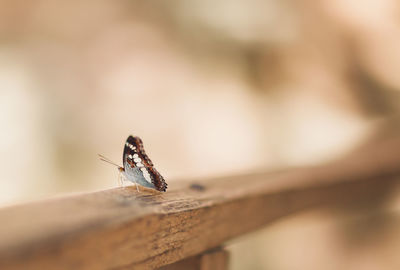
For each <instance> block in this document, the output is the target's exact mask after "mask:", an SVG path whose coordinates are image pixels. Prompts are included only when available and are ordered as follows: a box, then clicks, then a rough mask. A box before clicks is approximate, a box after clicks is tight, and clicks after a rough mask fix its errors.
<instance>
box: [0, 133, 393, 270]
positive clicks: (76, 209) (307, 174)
mask: <svg viewBox="0 0 400 270" xmlns="http://www.w3.org/2000/svg"><path fill="white" fill-rule="evenodd" d="M399 149H400V139H398V138H394V139H385V140H383V141H380V142H378V143H371V144H369V145H367V146H365V147H364V148H362V149H360V150H358V151H356V152H354V153H352V154H350V155H348V156H347V157H345V158H344V159H342V160H339V161H336V162H332V163H330V164H326V165H322V166H318V167H312V168H297V169H290V170H289V169H288V170H285V171H281V172H274V173H254V174H249V175H237V176H230V177H225V178H218V179H199V180H198V181H195V182H193V181H192V182H188V181H182V182H171V183H170V187H171V189H170V190H168V192H166V193H158V192H155V191H151V190H143V191H142V192H141V193H139V194H138V193H137V192H136V189H135V188H134V187H133V188H132V187H126V188H115V189H111V190H104V191H100V192H94V193H88V194H80V195H74V196H67V197H63V198H56V199H50V200H45V201H40V202H35V203H31V204H25V205H18V206H13V207H8V208H3V209H1V210H0V239H1V241H0V269H3V270H4V269H41V270H43V269H152V268H157V267H161V266H164V265H167V264H171V263H174V262H177V261H179V260H182V259H186V258H189V257H191V256H196V255H197V254H201V253H203V252H205V251H207V250H210V249H212V248H215V247H218V246H220V245H221V244H222V243H224V242H225V241H227V240H230V239H232V238H234V237H237V236H240V235H243V234H245V233H248V232H251V231H254V230H256V229H258V228H261V227H263V226H266V225H267V224H268V223H270V222H272V221H275V220H277V219H279V218H281V217H283V216H286V215H289V214H292V213H295V212H298V211H300V210H303V209H307V208H311V207H316V206H321V205H339V206H341V207H348V206H350V205H352V204H354V203H357V202H362V201H369V202H377V203H379V202H382V201H384V200H385V198H386V195H389V194H390V193H391V191H392V190H393V189H394V188H395V187H399V185H400V181H399V179H400V151H399Z"/></svg>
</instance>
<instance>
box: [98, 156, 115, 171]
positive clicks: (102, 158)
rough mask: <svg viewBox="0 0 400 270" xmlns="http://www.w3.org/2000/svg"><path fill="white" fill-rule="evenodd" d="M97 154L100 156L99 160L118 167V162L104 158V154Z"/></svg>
mask: <svg viewBox="0 0 400 270" xmlns="http://www.w3.org/2000/svg"><path fill="white" fill-rule="evenodd" d="M97 155H98V156H99V157H100V160H101V161H104V162H107V163H110V164H112V165H114V166H117V167H118V168H119V167H120V166H119V165H118V164H116V163H114V162H112V161H111V160H110V159H109V158H106V157H105V156H103V155H100V154H97Z"/></svg>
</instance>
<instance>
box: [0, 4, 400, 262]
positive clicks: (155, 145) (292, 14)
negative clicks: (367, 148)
mask: <svg viewBox="0 0 400 270" xmlns="http://www.w3.org/2000/svg"><path fill="white" fill-rule="evenodd" d="M399 14H400V4H399V2H398V1H394V0H369V1H360V0H358V1H357V0H352V1H343V0H339V1H328V0H324V1H307V0H303V1H272V0H267V1H257V0H251V1H241V2H238V1H234V2H232V1H222V0H221V1H198V0H194V1H173V2H165V1H92V0H86V1H48V0H42V1H28V2H26V1H21V0H19V1H10V0H1V1H0V127H1V133H0V153H1V155H0V169H1V172H2V178H1V179H2V180H1V186H0V204H1V205H9V204H14V203H20V202H24V201H29V200H33V199H41V198H46V197H50V196H55V195H59V194H65V193H71V192H83V191H92V190H98V189H104V188H112V187H115V186H116V185H117V170H116V169H115V168H113V167H111V166H109V165H107V164H105V163H101V162H100V161H98V159H97V156H96V155H97V153H102V154H104V155H105V156H107V157H109V158H110V159H112V160H114V161H116V162H117V163H121V162H122V160H121V156H122V150H123V149H122V146H123V143H124V140H125V139H126V137H127V136H128V135H129V134H133V135H137V136H140V137H141V138H142V139H143V141H144V144H145V148H146V150H147V152H148V154H149V156H150V157H151V158H152V160H153V162H154V163H155V164H156V166H157V168H158V170H159V171H160V172H161V173H162V174H163V175H164V177H165V178H166V180H167V181H168V183H169V187H170V188H173V187H174V180H176V179H193V178H199V177H211V176H217V175H228V174H236V173H243V172H249V171H254V170H268V169H274V168H281V167H287V166H303V165H310V164H318V163H322V162H326V161H329V160H332V159H335V158H338V157H340V156H342V155H344V154H345V153H346V152H349V151H351V150H352V149H354V148H355V147H357V146H359V145H361V144H362V143H363V141H365V140H367V139H368V138H369V137H370V136H373V134H375V133H377V132H378V131H379V129H380V125H381V123H382V122H386V123H387V122H388V123H389V126H393V127H396V126H398V122H397V121H393V120H391V119H396V118H395V116H396V115H397V114H398V112H399V105H400V98H399V97H400V95H399V94H400V92H399V89H400V77H399V76H398V74H400V73H399V71H400V50H399V48H400V17H399ZM321 222H322V223H321ZM324 222H328V223H329V221H326V218H321V215H319V214H310V213H305V214H304V216H299V217H294V218H293V220H291V221H284V222H283V223H282V224H281V225H280V226H279V225H276V227H274V226H275V225H274V226H272V228H271V229H267V230H269V231H267V232H264V233H263V235H264V236H263V237H256V238H258V239H262V241H261V240H260V241H261V242H262V243H258V245H256V244H255V243H254V242H255V240H254V239H253V241H250V240H249V239H250V238H251V237H249V239H247V240H246V239H245V240H243V243H242V244H238V245H239V246H233V250H234V254H237V255H242V254H245V253H246V252H247V253H249V254H250V255H251V256H253V257H251V256H250V259H246V258H247V257H246V256H244V257H243V256H236V255H235V256H233V257H234V259H233V260H232V268H233V269H384V268H382V265H385V263H386V265H385V266H387V267H389V268H390V267H396V266H400V265H399V264H398V262H399V260H397V261H396V260H394V259H393V258H392V255H393V254H392V253H390V254H391V255H390V256H389V255H387V253H385V252H381V253H379V252H375V254H378V255H376V256H377V257H376V259H374V258H372V259H371V260H370V261H368V262H369V263H368V266H365V260H364V259H363V258H365V257H366V256H367V255H365V254H369V253H365V254H364V253H360V254H361V255H359V256H360V257H357V259H354V258H353V257H351V258H347V259H346V260H344V259H343V257H341V256H340V254H336V253H334V252H332V250H333V248H332V245H327V244H326V243H328V242H329V243H332V241H331V238H330V237H332V234H333V232H332V231H333V229H332V227H335V226H334V222H333V221H332V222H331V223H329V225H326V226H325V225H324V224H325V223H324ZM302 224H303V225H304V224H306V225H304V226H307V227H309V225H310V224H311V225H310V227H311V229H310V230H312V228H314V229H315V230H314V231H313V232H310V233H311V235H315V234H316V235H318V237H316V239H317V240H318V239H319V240H318V243H315V245H312V246H310V247H309V248H310V249H311V250H314V251H315V252H314V253H313V252H312V251H311V252H310V253H307V254H308V255H307V254H306V255H305V256H306V257H307V258H308V260H305V259H304V256H298V257H296V256H291V255H287V254H295V253H296V252H298V251H297V250H296V249H294V248H293V246H296V242H297V241H296V242H294V241H290V240H287V238H286V237H285V235H286V234H287V233H292V234H293V235H296V236H301V235H304V231H302V230H299V229H296V228H298V226H300V225H302ZM313 226H314V227H313ZM274 228H279V229H274ZM271 232H274V233H271ZM316 232H318V233H316ZM394 235H396V234H394ZM328 238H329V239H328ZM395 239H397V240H398V241H397V242H396V241H395V242H394V244H393V245H394V246H395V247H397V248H399V247H400V240H399V237H398V236H397V238H395ZM303 240H304V239H303ZM317 240H316V241H317ZM246 241H250V242H249V243H252V244H246ZM305 242H307V241H305ZM277 244H279V246H280V249H279V250H280V251H281V252H278V253H279V254H278V253H277V254H274V255H273V256H275V257H274V259H271V256H272V255H271V250H274V249H273V247H276V246H277ZM325 244H326V245H325ZM246 245H248V246H246ZM297 246H298V243H297ZM313 247H314V249H313ZM383 247H384V248H387V247H388V245H386V244H385V245H383ZM390 247H392V248H391V249H390V250H391V251H393V250H396V248H393V246H390ZM252 248H253V249H252ZM376 248H377V249H378V248H379V246H378V247H376ZM256 250H257V251H256ZM244 251H246V252H245V253H243V252H244ZM247 253H246V254H247ZM266 253H268V254H270V255H271V256H265V254H266ZM332 254H333V255H332ZM335 254H336V255H335ZM379 254H383V255H381V256H380V255H379ZM311 255H312V256H311ZM386 255H387V256H389V257H390V258H392V259H387V257H385V256H386ZM289 256H291V258H293V259H291V263H286V264H285V263H282V262H283V261H285V258H286V259H287V258H288V257H289ZM308 256H309V257H308ZM241 257H242V259H240V258H241ZM355 257H356V256H355ZM367 257H368V256H367ZM238 258H239V259H238ZM266 258H268V262H266V261H265V260H266ZM314 258H318V260H315V259H314ZM360 258H362V259H360ZM369 258H370V257H369ZM327 261H329V262H332V263H331V265H329V267H327V265H326V262H327ZM335 263H336V264H335ZM349 266H350V267H349ZM389 268H388V269H389ZM390 269H391V268H390ZM393 269H398V267H397V268H393Z"/></svg>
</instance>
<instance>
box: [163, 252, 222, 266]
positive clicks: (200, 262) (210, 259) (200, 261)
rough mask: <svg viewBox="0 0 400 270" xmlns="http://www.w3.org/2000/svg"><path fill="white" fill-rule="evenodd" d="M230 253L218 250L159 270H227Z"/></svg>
mask: <svg viewBox="0 0 400 270" xmlns="http://www.w3.org/2000/svg"><path fill="white" fill-rule="evenodd" d="M228 259H229V256H228V251H226V250H224V249H222V248H216V249H212V250H209V251H206V252H204V253H202V254H200V255H197V256H193V257H189V258H187V259H184V260H181V261H179V262H176V263H173V264H169V265H166V266H163V267H161V268H159V270H187V269H190V270H227V269H228Z"/></svg>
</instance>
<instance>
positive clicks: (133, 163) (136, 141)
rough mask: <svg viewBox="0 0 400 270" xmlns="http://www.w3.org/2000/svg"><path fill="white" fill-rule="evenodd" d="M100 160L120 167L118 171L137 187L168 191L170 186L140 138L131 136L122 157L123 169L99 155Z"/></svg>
mask: <svg viewBox="0 0 400 270" xmlns="http://www.w3.org/2000/svg"><path fill="white" fill-rule="evenodd" d="M99 156H100V160H102V161H105V162H108V163H110V164H113V165H115V166H117V167H118V171H119V172H120V173H121V174H122V176H123V177H124V178H125V179H126V180H127V181H130V182H132V183H134V184H135V185H136V189H137V191H138V192H139V188H138V185H141V186H144V187H148V188H154V189H156V190H158V191H164V192H165V191H166V190H167V186H168V184H167V183H166V182H165V180H164V177H162V176H161V174H160V173H159V172H158V171H157V170H156V168H154V165H153V162H151V160H150V158H149V157H148V156H147V154H146V152H145V151H144V147H143V142H142V140H141V139H140V138H139V137H134V136H132V135H131V136H129V137H128V139H127V140H126V142H125V144H124V153H123V155H122V162H123V167H121V166H119V165H118V164H116V163H114V162H112V161H111V160H109V159H108V158H106V157H104V156H102V155H99Z"/></svg>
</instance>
